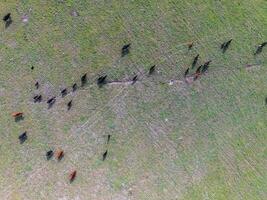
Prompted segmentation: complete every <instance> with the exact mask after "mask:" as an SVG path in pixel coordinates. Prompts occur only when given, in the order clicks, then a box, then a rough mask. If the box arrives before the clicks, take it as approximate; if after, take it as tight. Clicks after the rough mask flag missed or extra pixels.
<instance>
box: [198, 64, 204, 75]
mask: <svg viewBox="0 0 267 200" xmlns="http://www.w3.org/2000/svg"><path fill="white" fill-rule="evenodd" d="M202 67H203V65H200V66H199V67H198V68H197V70H196V74H198V73H200V71H201V68H202Z"/></svg>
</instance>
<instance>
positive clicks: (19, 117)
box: [12, 112, 24, 122]
mask: <svg viewBox="0 0 267 200" xmlns="http://www.w3.org/2000/svg"><path fill="white" fill-rule="evenodd" d="M12 117H14V119H15V122H18V121H20V120H23V119H24V116H23V112H14V113H12Z"/></svg>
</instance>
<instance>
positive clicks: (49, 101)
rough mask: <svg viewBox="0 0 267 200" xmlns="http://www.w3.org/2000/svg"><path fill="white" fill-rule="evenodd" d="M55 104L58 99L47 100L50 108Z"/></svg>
mask: <svg viewBox="0 0 267 200" xmlns="http://www.w3.org/2000/svg"><path fill="white" fill-rule="evenodd" d="M55 102H56V97H52V98H50V99H48V100H47V103H48V108H51V107H52V106H53V104H54V103H55Z"/></svg>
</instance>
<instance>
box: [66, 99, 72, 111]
mask: <svg viewBox="0 0 267 200" xmlns="http://www.w3.org/2000/svg"><path fill="white" fill-rule="evenodd" d="M67 106H68V110H70V109H71V107H72V100H70V101H69V102H68V104H67Z"/></svg>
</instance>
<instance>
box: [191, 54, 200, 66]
mask: <svg viewBox="0 0 267 200" xmlns="http://www.w3.org/2000/svg"><path fill="white" fill-rule="evenodd" d="M198 58H199V54H197V55H196V57H195V58H194V60H193V62H192V69H193V68H194V67H195V66H196V64H197V61H198Z"/></svg>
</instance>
